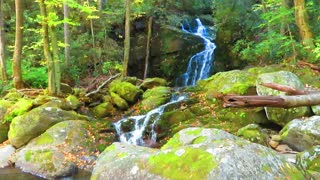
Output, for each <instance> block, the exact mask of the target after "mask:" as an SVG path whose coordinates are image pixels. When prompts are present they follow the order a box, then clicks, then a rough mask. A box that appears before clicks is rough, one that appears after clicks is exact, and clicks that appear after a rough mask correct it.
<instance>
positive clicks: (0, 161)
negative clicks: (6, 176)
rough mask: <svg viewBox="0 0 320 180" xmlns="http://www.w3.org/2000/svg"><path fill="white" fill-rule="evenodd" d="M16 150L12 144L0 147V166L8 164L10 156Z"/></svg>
mask: <svg viewBox="0 0 320 180" xmlns="http://www.w3.org/2000/svg"><path fill="white" fill-rule="evenodd" d="M15 151H16V149H15V148H14V147H13V146H12V145H6V146H2V147H0V154H1V156H0V168H4V167H7V166H10V157H11V155H12V154H13V153H14V152H15Z"/></svg>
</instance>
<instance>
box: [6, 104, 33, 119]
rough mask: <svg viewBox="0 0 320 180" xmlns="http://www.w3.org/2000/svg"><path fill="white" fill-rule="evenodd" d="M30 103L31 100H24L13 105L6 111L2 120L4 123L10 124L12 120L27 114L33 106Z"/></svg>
mask: <svg viewBox="0 0 320 180" xmlns="http://www.w3.org/2000/svg"><path fill="white" fill-rule="evenodd" d="M32 102H33V101H32V100H30V99H26V98H21V99H19V100H18V101H17V102H16V103H15V104H14V105H12V106H10V108H8V109H7V112H6V114H5V115H4V118H3V120H4V121H6V122H11V121H12V119H13V118H15V117H17V116H20V115H23V114H24V113H26V112H28V111H29V110H30V109H31V108H32V106H33V103H32Z"/></svg>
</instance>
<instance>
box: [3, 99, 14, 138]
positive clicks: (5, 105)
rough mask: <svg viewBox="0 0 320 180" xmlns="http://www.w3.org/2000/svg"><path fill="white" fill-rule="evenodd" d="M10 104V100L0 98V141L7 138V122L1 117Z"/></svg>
mask: <svg viewBox="0 0 320 180" xmlns="http://www.w3.org/2000/svg"><path fill="white" fill-rule="evenodd" d="M10 106H12V102H11V101H7V100H0V143H2V142H3V141H5V140H7V139H8V131H9V123H8V122H6V123H4V122H3V118H4V116H5V114H6V112H7V109H8V108H9V107H10Z"/></svg>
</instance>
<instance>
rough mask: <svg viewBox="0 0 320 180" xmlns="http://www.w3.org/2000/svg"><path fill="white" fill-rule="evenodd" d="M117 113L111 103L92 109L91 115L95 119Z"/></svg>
mask: <svg viewBox="0 0 320 180" xmlns="http://www.w3.org/2000/svg"><path fill="white" fill-rule="evenodd" d="M115 112H116V108H114V107H113V104H112V103H111V102H104V103H101V104H99V105H97V106H95V107H93V108H91V113H92V115H93V116H94V117H95V118H104V117H107V116H112V115H113V114H114V113H115Z"/></svg>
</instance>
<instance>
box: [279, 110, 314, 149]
mask: <svg viewBox="0 0 320 180" xmlns="http://www.w3.org/2000/svg"><path fill="white" fill-rule="evenodd" d="M319 129H320V116H312V117H310V118H306V119H305V118H304V119H294V120H292V121H291V122H290V123H288V124H287V125H286V126H285V127H284V128H283V129H282V130H281V131H280V135H281V140H282V141H283V142H284V143H286V144H288V145H289V146H290V147H291V148H293V149H295V150H298V151H304V150H307V149H309V148H311V147H312V146H315V145H320V133H319Z"/></svg>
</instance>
